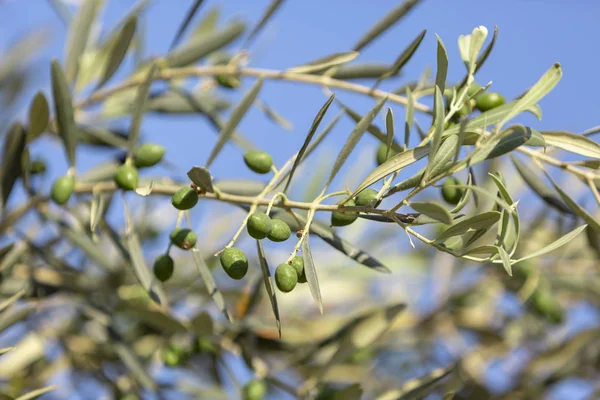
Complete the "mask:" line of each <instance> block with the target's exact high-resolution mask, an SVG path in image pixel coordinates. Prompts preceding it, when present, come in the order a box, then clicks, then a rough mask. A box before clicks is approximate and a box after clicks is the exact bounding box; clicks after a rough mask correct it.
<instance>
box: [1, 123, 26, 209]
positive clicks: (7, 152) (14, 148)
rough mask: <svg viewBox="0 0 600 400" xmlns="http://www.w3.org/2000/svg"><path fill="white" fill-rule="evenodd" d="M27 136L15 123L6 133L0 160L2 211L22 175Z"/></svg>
mask: <svg viewBox="0 0 600 400" xmlns="http://www.w3.org/2000/svg"><path fill="white" fill-rule="evenodd" d="M26 141H27V134H26V132H25V129H24V128H23V125H21V124H20V123H19V122H15V123H14V124H13V125H12V126H11V127H10V128H9V131H8V132H7V133H6V135H5V137H4V143H3V146H2V159H1V160H0V208H1V209H4V208H5V207H6V204H7V202H8V198H9V197H10V194H11V192H12V189H13V186H14V185H15V182H16V181H17V179H19V177H21V175H22V172H23V171H22V163H21V157H22V155H23V152H24V151H25V143H26Z"/></svg>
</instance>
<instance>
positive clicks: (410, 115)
mask: <svg viewBox="0 0 600 400" xmlns="http://www.w3.org/2000/svg"><path fill="white" fill-rule="evenodd" d="M414 119H415V101H414V99H413V94H412V91H411V90H410V88H408V87H407V88H406V120H405V123H404V150H406V149H408V142H409V140H410V131H411V129H412V126H413V121H414Z"/></svg>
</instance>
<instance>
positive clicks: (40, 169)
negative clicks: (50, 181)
mask: <svg viewBox="0 0 600 400" xmlns="http://www.w3.org/2000/svg"><path fill="white" fill-rule="evenodd" d="M44 172H46V163H45V162H44V161H43V160H32V161H31V162H30V163H29V173H30V174H31V175H36V174H42V173H44Z"/></svg>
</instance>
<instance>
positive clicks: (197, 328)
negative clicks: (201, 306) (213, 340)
mask: <svg viewBox="0 0 600 400" xmlns="http://www.w3.org/2000/svg"><path fill="white" fill-rule="evenodd" d="M189 325H190V327H191V328H192V331H193V332H194V333H195V334H196V335H198V336H200V337H202V336H210V335H212V334H213V332H214V323H213V320H212V318H211V316H210V314H209V313H207V312H206V311H202V312H200V313H199V314H198V315H196V316H195V317H194V318H192V319H191V320H190V323H189Z"/></svg>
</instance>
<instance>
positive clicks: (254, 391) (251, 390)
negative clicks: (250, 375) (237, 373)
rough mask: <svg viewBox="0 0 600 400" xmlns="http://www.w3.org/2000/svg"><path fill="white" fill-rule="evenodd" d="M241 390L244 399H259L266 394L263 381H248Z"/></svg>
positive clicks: (265, 386)
mask: <svg viewBox="0 0 600 400" xmlns="http://www.w3.org/2000/svg"><path fill="white" fill-rule="evenodd" d="M242 391H243V393H242V397H243V399H244V400H261V399H262V398H263V397H265V395H266V394H267V385H265V383H264V382H263V381H250V382H248V383H247V384H246V386H244V388H243V389H242Z"/></svg>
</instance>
